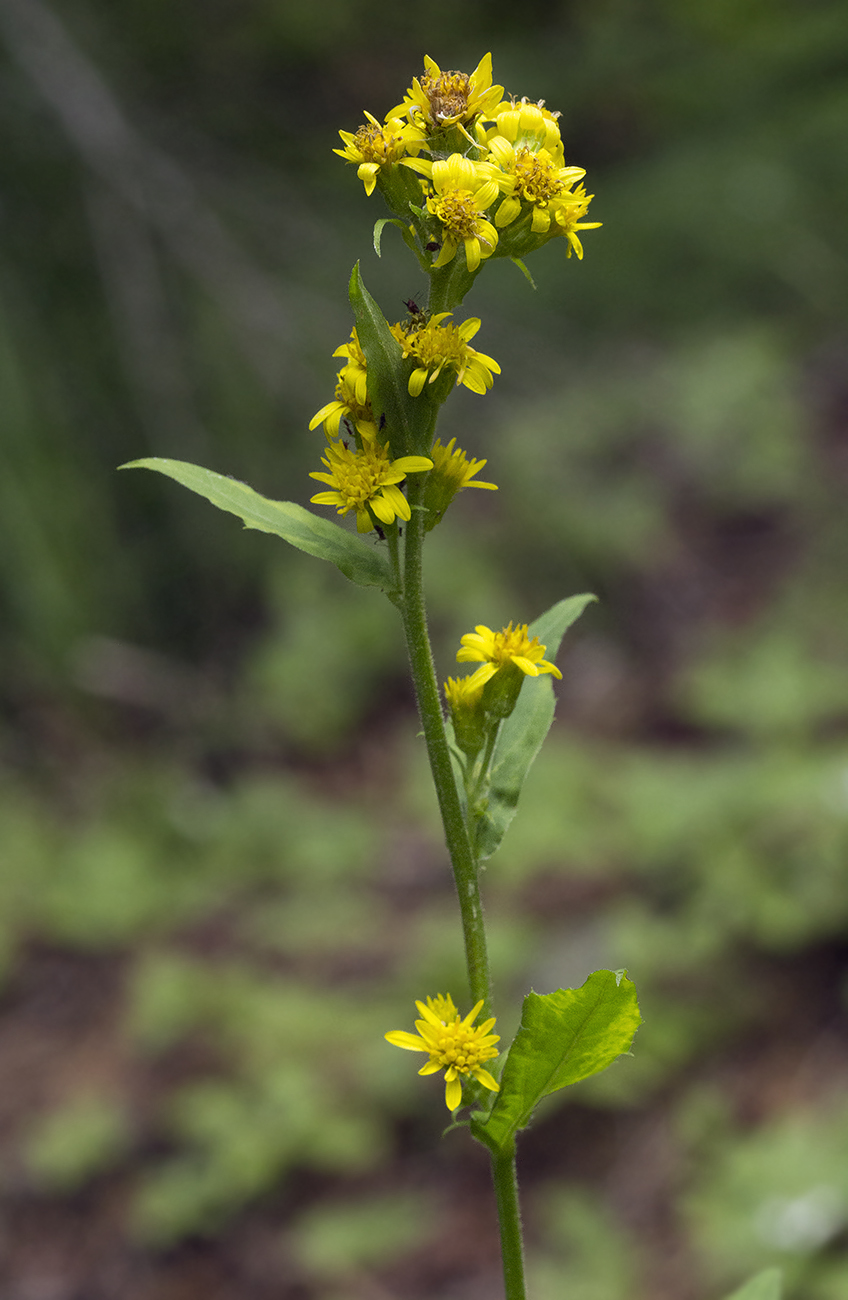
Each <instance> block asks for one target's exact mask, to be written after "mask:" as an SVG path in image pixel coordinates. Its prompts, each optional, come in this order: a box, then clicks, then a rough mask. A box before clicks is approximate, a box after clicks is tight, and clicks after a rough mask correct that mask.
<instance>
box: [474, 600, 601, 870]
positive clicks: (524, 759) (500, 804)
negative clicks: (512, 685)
mask: <svg viewBox="0 0 848 1300" xmlns="http://www.w3.org/2000/svg"><path fill="white" fill-rule="evenodd" d="M596 599H597V597H595V596H593V595H591V594H585V595H581V596H569V597H568V599H567V600H560V601H558V602H557V604H556V605H553V606H552V607H551V608H550V609H549V610H548V611H547V612H546V613H544V614H542V615H541V616H540V617H539V618H537V619H536V621H535V623H531V624H530V627H529V628H528V632H529V634H530V636H531V638H532V637H534V636H537V637H538V638H539V642H540V644H541V645H543V646H545V647H546V649H545V658H546V659H547V660H549V661H552V660H554V659H555V658H556V655H557V652H558V650H559V647H560V644H561V642H562V638H563V637H564V636H565V633H566V631H567V630H568V628H570V627H571V625H572V623H575V622H576V621H577V619H578V618H579V617H580V615H581V614H582V613H583V610H584V609H585V608H586V606H587V605H589V604H591V602H592V601H594V600H596ZM553 720H554V692H553V684H552V681H551V676H550V674H547V673H546V674H544V675H543V676H540V677H527V678H525V680H524V682H523V684H522V687H521V694H520V695H519V697H518V702H517V704H516V705H515V708H514V709H513V711H512V713H511V714H510V716H509V717H508V718H506V719H505V720H504V722H503V723H502V724H501V729H500V731H499V733H498V738H497V742H496V744H495V749H494V754H493V757H492V765H491V771H490V778H489V788H488V791H487V803H486V808H485V811H484V812H483V813H482V814H481V815H480V817H479V820H478V821H477V823H476V827H473V828H472V833H473V835H474V849H475V852H476V854H477V856H478V859H479V860H480V861H483V860H485V859H486V858H490V857H491V856H492V854H493V853H494V852H495V850H496V849H497V848H498V847H499V845H500V843H501V840H502V839H503V837H504V835H505V834H506V832H507V829H508V827H509V824H510V822H511V821H512V819H513V817H514V816H515V812H516V808H517V807H518V797H519V795H520V794H521V787H522V786H523V785H524V781H525V779H526V777H527V773H528V772H529V770H530V766H531V764H532V762H533V760H534V759H535V757H536V755H537V754H538V752H539V750H540V749H541V748H542V743H543V741H544V739H545V736H547V734H548V732H549V730H550V727H551V723H552V722H553Z"/></svg>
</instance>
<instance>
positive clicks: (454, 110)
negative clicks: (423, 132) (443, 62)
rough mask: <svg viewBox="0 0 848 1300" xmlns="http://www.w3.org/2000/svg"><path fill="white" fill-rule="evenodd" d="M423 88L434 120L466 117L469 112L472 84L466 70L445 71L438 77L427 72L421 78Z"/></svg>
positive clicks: (442, 120)
mask: <svg viewBox="0 0 848 1300" xmlns="http://www.w3.org/2000/svg"><path fill="white" fill-rule="evenodd" d="M421 89H422V90H423V91H424V94H425V95H426V96H427V98H428V99H429V101H430V116H431V117H432V119H433V121H434V122H444V121H446V120H447V119H448V118H452V117H464V116H465V115H466V113H467V112H468V96H469V93H470V91H471V85H470V82H469V79H468V77H467V75H466V74H465V73H464V72H443V73H442V74H441V76H439V77H436V78H433V77H431V76H430V74H429V73H425V75H424V76H423V77H422V78H421Z"/></svg>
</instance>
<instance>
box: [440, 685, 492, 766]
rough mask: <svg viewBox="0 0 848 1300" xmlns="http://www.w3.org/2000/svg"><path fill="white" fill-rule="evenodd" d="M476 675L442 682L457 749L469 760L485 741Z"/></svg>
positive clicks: (480, 699)
mask: <svg viewBox="0 0 848 1300" xmlns="http://www.w3.org/2000/svg"><path fill="white" fill-rule="evenodd" d="M475 676H476V674H475V673H470V674H469V675H468V676H466V677H449V678H448V680H447V681H446V682H445V701H446V703H447V706H448V711H449V713H450V720H451V722H452V723H453V734H454V739H455V740H456V743H457V745H458V746H459V748H460V749H461V750H462V752H463V753H464V754H467V755H468V756H469V757H470V758H473V757H474V756H475V755H477V754H479V752H480V750H481V749H482V747H483V744H484V742H485V740H486V715H485V710H484V709H483V707H482V695H483V686H484V683H483V682H475V680H474V678H475Z"/></svg>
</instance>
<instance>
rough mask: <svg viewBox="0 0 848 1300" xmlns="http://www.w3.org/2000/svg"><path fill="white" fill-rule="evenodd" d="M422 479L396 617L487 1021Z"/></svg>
mask: <svg viewBox="0 0 848 1300" xmlns="http://www.w3.org/2000/svg"><path fill="white" fill-rule="evenodd" d="M424 480H425V475H423V474H411V475H410V476H409V478H408V479H407V494H408V499H409V504H410V507H411V510H412V518H411V519H410V520H409V522H408V523H407V525H406V528H405V530H404V532H405V547H404V584H403V597H402V601H401V615H402V617H403V627H404V632H405V635H406V646H407V650H408V652H409V662H410V666H411V669H412V681H413V684H414V686H415V698H416V700H417V702H418V712H419V714H420V716H421V725H422V727H423V729H424V740H425V742H426V745H427V754H428V756H429V759H430V770H431V772H432V774H433V782H434V784H435V786H436V796H437V798H438V801H439V810H440V812H441V814H442V822H443V823H444V828H445V839H446V841H447V847H448V853H449V854H450V859H451V864H452V866H453V874H454V881H455V883H456V892H457V896H458V898H459V910H460V915H461V918H462V933H463V938H464V940H465V957H466V962H467V965H468V983H469V986H470V989H471V1000H472V1002H474V1003H476V1002H480V1001H482V1002H483V1013H482V1016H483V1018H487V1017H488V1016H490V1015H491V985H490V978H489V960H488V955H487V952H486V931H485V927H484V924H483V907H482V903H481V900H480V886H479V882H478V868H477V861H476V859H475V857H474V853H473V850H472V847H471V842H470V840H469V838H468V831H467V829H466V826H465V818H464V817H463V813H462V806H461V804H460V801H459V793H458V791H457V788H456V780H455V778H454V774H453V764H452V762H451V756H450V750H449V748H448V740H447V734H446V732H445V723H444V718H443V716H442V703H441V698H440V695H439V687H438V683H437V681H436V669H435V666H434V664H433V654H432V650H431V648H430V638H429V635H428V632H427V613H426V608H425V604H424V588H423V580H422V578H423V575H422V551H423V542H424V511H423V510H422V509H421V498H422V496H423V492H424Z"/></svg>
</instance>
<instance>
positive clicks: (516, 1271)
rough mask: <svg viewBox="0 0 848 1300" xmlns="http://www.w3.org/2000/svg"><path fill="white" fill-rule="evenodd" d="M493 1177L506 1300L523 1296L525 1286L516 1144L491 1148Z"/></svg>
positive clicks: (514, 1299)
mask: <svg viewBox="0 0 848 1300" xmlns="http://www.w3.org/2000/svg"><path fill="white" fill-rule="evenodd" d="M492 1181H493V1182H494V1184H495V1196H496V1197H497V1202H498V1226H499V1227H500V1233H501V1258H502V1259H503V1272H504V1291H505V1293H506V1300H526V1297H527V1292H526V1289H525V1286H524V1245H523V1242H522V1238H521V1213H520V1210H519V1208H518V1174H517V1171H516V1167H515V1148H514V1147H513V1148H512V1149H511V1150H510V1151H508V1152H497V1153H496V1152H494V1151H493V1152H492Z"/></svg>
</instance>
